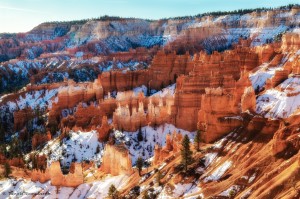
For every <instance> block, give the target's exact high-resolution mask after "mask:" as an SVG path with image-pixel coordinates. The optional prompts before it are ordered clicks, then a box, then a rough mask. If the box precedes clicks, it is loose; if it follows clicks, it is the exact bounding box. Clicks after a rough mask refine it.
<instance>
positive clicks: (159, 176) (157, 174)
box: [156, 170, 163, 185]
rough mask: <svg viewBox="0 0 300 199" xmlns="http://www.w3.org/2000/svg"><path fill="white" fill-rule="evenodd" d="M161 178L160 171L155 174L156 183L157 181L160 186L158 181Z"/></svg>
mask: <svg viewBox="0 0 300 199" xmlns="http://www.w3.org/2000/svg"><path fill="white" fill-rule="evenodd" d="M162 178H163V176H162V174H161V172H160V170H158V172H157V173H156V181H157V183H158V185H161V182H160V180H161V179H162Z"/></svg>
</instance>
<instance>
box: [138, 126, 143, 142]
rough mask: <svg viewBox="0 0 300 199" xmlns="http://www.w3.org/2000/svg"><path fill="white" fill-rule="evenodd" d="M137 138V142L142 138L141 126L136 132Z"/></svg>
mask: <svg viewBox="0 0 300 199" xmlns="http://www.w3.org/2000/svg"><path fill="white" fill-rule="evenodd" d="M137 139H138V141H139V142H141V141H143V140H144V138H143V134H142V127H140V128H139V132H138V134H137Z"/></svg>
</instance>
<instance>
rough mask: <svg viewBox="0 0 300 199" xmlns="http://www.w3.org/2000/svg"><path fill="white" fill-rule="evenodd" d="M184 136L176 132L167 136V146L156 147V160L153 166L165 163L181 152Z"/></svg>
mask: <svg viewBox="0 0 300 199" xmlns="http://www.w3.org/2000/svg"><path fill="white" fill-rule="evenodd" d="M182 138H183V137H182V134H180V133H177V132H176V131H174V132H173V133H172V135H170V134H167V136H166V146H164V147H161V146H158V145H155V149H154V159H153V165H158V164H159V163H161V162H163V161H165V160H166V159H167V158H169V157H170V156H172V155H174V154H175V153H177V152H179V151H180V147H181V141H182Z"/></svg>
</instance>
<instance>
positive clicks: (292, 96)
mask: <svg viewBox="0 0 300 199" xmlns="http://www.w3.org/2000/svg"><path fill="white" fill-rule="evenodd" d="M299 94H300V77H290V78H288V79H287V80H285V81H284V82H283V83H282V84H280V85H279V86H278V87H277V88H275V89H269V90H267V91H266V92H265V93H263V94H262V95H260V96H259V97H258V98H257V101H256V112H257V113H259V114H262V115H264V116H265V117H268V118H286V117H288V116H290V115H291V114H293V113H294V112H295V111H296V110H297V109H299V108H300V95H299Z"/></svg>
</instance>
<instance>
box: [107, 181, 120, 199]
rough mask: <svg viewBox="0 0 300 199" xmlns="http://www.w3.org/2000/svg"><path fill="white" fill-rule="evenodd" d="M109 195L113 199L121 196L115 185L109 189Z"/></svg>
mask: <svg viewBox="0 0 300 199" xmlns="http://www.w3.org/2000/svg"><path fill="white" fill-rule="evenodd" d="M108 196H109V197H110V198H112V199H118V198H119V192H118V190H117V188H116V187H115V185H113V184H112V185H110V187H109V190H108Z"/></svg>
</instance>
